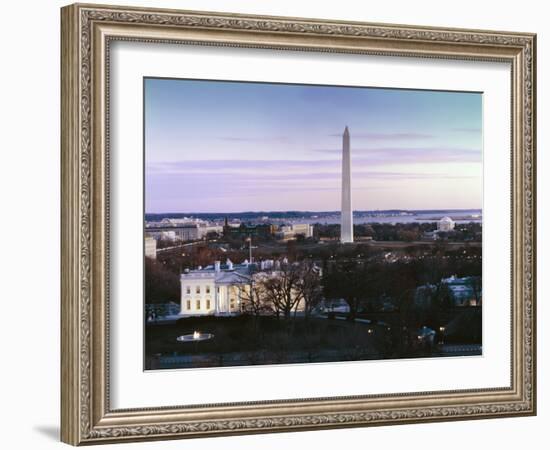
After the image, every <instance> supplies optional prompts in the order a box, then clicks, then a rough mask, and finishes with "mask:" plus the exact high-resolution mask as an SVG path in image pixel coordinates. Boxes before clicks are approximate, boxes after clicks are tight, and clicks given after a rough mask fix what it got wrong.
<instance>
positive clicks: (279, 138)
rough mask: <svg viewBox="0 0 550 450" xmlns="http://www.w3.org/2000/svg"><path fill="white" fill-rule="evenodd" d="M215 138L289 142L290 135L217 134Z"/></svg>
mask: <svg viewBox="0 0 550 450" xmlns="http://www.w3.org/2000/svg"><path fill="white" fill-rule="evenodd" d="M214 139H218V140H220V141H228V142H288V140H289V138H288V136H261V137H253V136H246V137H241V136H217V137H215V138H214Z"/></svg>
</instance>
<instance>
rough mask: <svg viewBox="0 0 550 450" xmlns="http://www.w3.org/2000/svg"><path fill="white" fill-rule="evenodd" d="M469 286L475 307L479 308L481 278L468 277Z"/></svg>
mask: <svg viewBox="0 0 550 450" xmlns="http://www.w3.org/2000/svg"><path fill="white" fill-rule="evenodd" d="M470 286H471V288H472V292H473V294H474V298H475V301H476V306H481V297H482V281H481V277H470Z"/></svg>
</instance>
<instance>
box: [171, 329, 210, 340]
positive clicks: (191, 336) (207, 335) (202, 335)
mask: <svg viewBox="0 0 550 450" xmlns="http://www.w3.org/2000/svg"><path fill="white" fill-rule="evenodd" d="M213 337H214V335H213V334H212V333H201V332H200V331H194V332H193V334H184V335H183V336H178V337H177V338H176V340H177V341H178V342H201V341H208V340H209V339H212V338H213Z"/></svg>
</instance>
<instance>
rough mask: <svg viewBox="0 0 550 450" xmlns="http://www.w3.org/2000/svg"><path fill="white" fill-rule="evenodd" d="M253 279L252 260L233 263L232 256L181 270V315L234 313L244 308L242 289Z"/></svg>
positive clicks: (247, 287)
mask: <svg viewBox="0 0 550 450" xmlns="http://www.w3.org/2000/svg"><path fill="white" fill-rule="evenodd" d="M250 282H251V275H250V267H249V264H248V262H246V261H245V263H243V264H233V263H232V262H231V261H230V260H229V259H228V260H227V262H226V264H224V265H222V264H221V263H220V262H219V261H216V262H215V263H214V265H212V266H207V267H205V268H202V267H199V268H198V269H197V270H190V271H186V272H185V273H182V274H181V277H180V284H181V315H184V316H198V315H233V314H239V313H240V312H241V310H242V291H243V290H246V289H249V286H250Z"/></svg>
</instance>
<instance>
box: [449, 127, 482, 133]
mask: <svg viewBox="0 0 550 450" xmlns="http://www.w3.org/2000/svg"><path fill="white" fill-rule="evenodd" d="M451 131H453V132H455V133H471V134H478V133H481V128H478V127H472V128H469V127H464V128H451Z"/></svg>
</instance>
